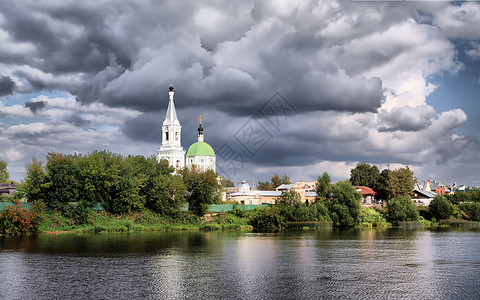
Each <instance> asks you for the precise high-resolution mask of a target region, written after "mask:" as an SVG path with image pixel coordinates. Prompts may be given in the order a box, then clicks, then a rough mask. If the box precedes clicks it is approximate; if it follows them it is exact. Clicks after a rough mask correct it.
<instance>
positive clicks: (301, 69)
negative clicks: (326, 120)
mask: <svg viewBox="0 0 480 300" xmlns="http://www.w3.org/2000/svg"><path fill="white" fill-rule="evenodd" d="M145 4H146V5H145ZM190 4H191V5H188V4H185V3H183V4H179V3H176V2H174V1H171V2H170V1H168V2H162V3H159V2H156V1H152V2H148V3H143V5H133V3H130V2H120V3H118V2H115V3H113V2H109V1H105V2H101V3H99V4H97V5H91V4H88V3H79V2H71V3H69V4H68V5H63V4H62V5H56V4H55V2H51V3H49V5H40V4H38V3H36V2H28V1H27V2H26V4H25V3H24V5H20V4H8V5H7V4H0V9H1V11H2V13H3V17H4V18H5V20H6V22H5V23H4V25H3V27H4V28H5V30H7V31H8V32H10V33H11V36H12V38H13V39H15V40H16V41H18V42H27V43H31V44H33V45H34V47H35V54H34V55H33V56H32V57H31V58H30V62H29V65H31V66H33V67H35V68H37V69H39V70H41V71H42V72H44V73H48V74H79V75H81V78H83V83H82V82H69V81H68V80H67V81H63V82H55V83H52V82H50V81H48V80H45V78H43V77H41V76H34V75H32V74H29V73H28V72H27V71H23V72H17V74H18V75H19V76H21V77H23V78H25V79H26V80H27V81H28V82H29V83H30V85H31V86H32V87H33V88H34V89H36V90H41V89H62V87H63V89H66V90H68V91H69V92H70V93H72V94H74V95H76V96H77V100H78V101H80V102H81V103H83V104H88V103H92V102H94V101H100V102H102V103H104V104H106V105H108V106H111V107H127V108H134V109H136V110H140V111H142V112H149V111H152V110H159V109H161V108H160V107H159V106H158V105H156V104H155V102H156V101H158V100H159V98H160V97H161V94H160V93H161V91H162V90H163V89H162V87H165V86H166V87H168V83H169V81H170V80H174V82H175V84H176V85H177V83H179V84H180V85H183V86H184V91H185V92H184V95H183V96H184V97H183V102H181V103H179V104H178V105H179V107H187V106H191V105H197V106H198V105H200V106H205V107H213V106H215V107H217V108H220V109H222V110H223V111H225V112H227V113H229V114H232V115H239V116H240V115H249V114H251V113H252V112H254V111H255V109H256V107H257V106H258V104H259V102H262V101H264V100H265V99H268V97H269V95H270V94H272V93H273V92H275V91H280V92H282V93H284V94H285V95H286V96H288V97H289V98H291V99H294V100H292V101H295V102H296V105H297V106H298V109H299V110H339V111H353V112H363V111H376V110H377V109H378V108H379V107H380V105H381V102H382V101H383V94H382V83H381V81H380V80H378V79H361V78H360V79H359V78H350V77H349V76H348V75H346V74H345V73H344V72H343V71H342V70H340V68H339V67H338V65H337V64H336V63H335V60H334V58H333V57H331V56H330V55H328V54H326V53H325V52H323V51H320V49H321V47H322V44H323V39H322V38H320V37H319V36H318V34H317V32H318V30H320V29H321V27H322V26H324V25H325V24H320V25H318V26H319V27H318V28H311V29H309V30H305V29H304V28H301V26H300V25H298V26H299V27H298V28H295V27H293V28H292V27H291V25H289V23H290V24H295V23H296V21H295V20H296V19H297V18H299V17H300V16H298V15H291V16H288V17H287V18H286V19H285V18H283V19H282V18H279V21H276V22H270V21H269V19H268V18H269V17H268V16H269V15H271V14H272V13H274V12H275V6H269V5H264V4H262V3H257V2H252V3H238V4H231V3H230V4H225V5H221V4H219V3H216V4H215V3H211V4H210V5H202V6H200V5H197V4H195V3H190ZM309 5H310V6H312V8H313V6H315V5H314V4H309ZM26 8H28V9H26ZM234 15H238V16H236V17H235V18H234V19H233V20H232V21H228V22H226V21H227V20H231V19H232V16H234ZM280 20H281V21H280ZM269 22H270V23H271V24H270V25H268V23H269ZM256 23H259V24H256ZM262 23H265V24H267V25H263V24H262ZM214 25H215V26H214ZM255 26H256V27H255ZM262 26H263V27H264V28H263V27H262ZM257 27H258V28H257ZM262 40H264V43H265V44H268V47H262V46H261V45H260V41H262ZM112 57H114V63H112Z"/></svg>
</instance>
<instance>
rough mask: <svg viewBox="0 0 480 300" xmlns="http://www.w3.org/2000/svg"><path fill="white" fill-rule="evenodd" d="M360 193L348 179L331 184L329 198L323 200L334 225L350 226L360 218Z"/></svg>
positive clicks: (355, 223)
mask: <svg viewBox="0 0 480 300" xmlns="http://www.w3.org/2000/svg"><path fill="white" fill-rule="evenodd" d="M361 199H362V195H361V194H360V193H359V192H358V191H357V190H356V189H355V187H354V186H352V184H351V183H350V181H348V180H346V181H339V182H337V183H335V184H334V185H332V186H331V188H330V198H329V199H327V200H326V201H325V206H326V207H327V208H328V211H329V213H330V218H331V220H332V222H333V225H334V226H339V227H352V226H355V225H357V224H358V222H359V218H360V201H361Z"/></svg>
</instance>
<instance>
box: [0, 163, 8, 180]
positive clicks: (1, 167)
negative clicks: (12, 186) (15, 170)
mask: <svg viewBox="0 0 480 300" xmlns="http://www.w3.org/2000/svg"><path fill="white" fill-rule="evenodd" d="M9 178H10V174H8V170H7V162H5V161H3V160H0V183H6V182H7V181H8V179H9Z"/></svg>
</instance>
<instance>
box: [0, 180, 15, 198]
mask: <svg viewBox="0 0 480 300" xmlns="http://www.w3.org/2000/svg"><path fill="white" fill-rule="evenodd" d="M16 191H17V189H16V186H15V184H14V183H13V182H12V183H6V184H0V196H1V197H12V196H13V194H14V193H15V192H16Z"/></svg>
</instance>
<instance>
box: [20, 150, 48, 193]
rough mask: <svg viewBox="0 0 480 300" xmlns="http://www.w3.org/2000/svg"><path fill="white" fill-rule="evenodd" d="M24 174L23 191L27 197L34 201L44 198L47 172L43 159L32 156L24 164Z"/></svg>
mask: <svg viewBox="0 0 480 300" xmlns="http://www.w3.org/2000/svg"><path fill="white" fill-rule="evenodd" d="M25 169H26V176H25V179H24V180H23V182H22V184H23V191H24V192H25V197H26V198H27V199H30V200H33V201H36V200H44V199H45V198H46V187H47V184H48V178H47V173H46V172H45V167H44V165H43V161H40V160H38V159H36V158H35V157H33V158H32V161H31V162H29V163H27V165H26V166H25Z"/></svg>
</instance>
